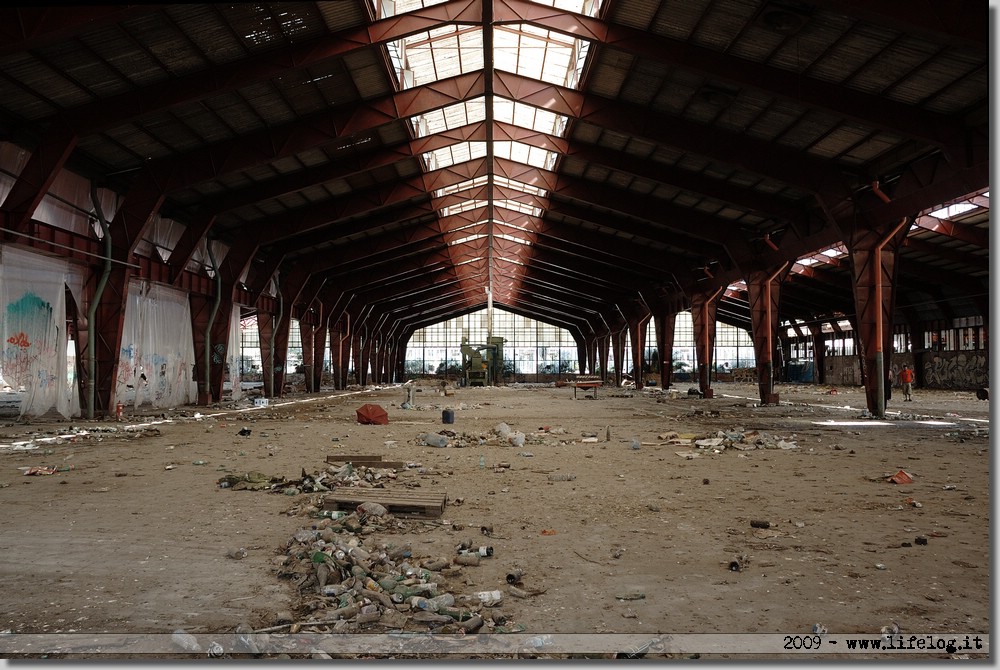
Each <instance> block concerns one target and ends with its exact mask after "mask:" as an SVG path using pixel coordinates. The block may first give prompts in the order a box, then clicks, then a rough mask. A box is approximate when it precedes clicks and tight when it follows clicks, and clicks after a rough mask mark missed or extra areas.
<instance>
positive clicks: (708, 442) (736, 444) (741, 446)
mask: <svg viewBox="0 0 1000 670" xmlns="http://www.w3.org/2000/svg"><path fill="white" fill-rule="evenodd" d="M794 439H795V435H792V436H791V437H790V438H788V439H786V438H783V437H775V436H772V435H769V434H768V433H763V432H760V431H756V430H750V431H744V429H743V428H733V429H732V430H728V431H725V430H720V431H717V432H716V433H715V434H714V435H712V434H709V435H706V436H704V437H701V438H698V439H695V440H694V442H693V445H694V446H695V447H696V448H698V449H703V450H706V451H711V452H712V453H716V454H719V453H722V452H723V451H725V450H726V449H737V450H739V451H752V450H754V449H798V448H799V445H797V444H796V443H795V442H794Z"/></svg>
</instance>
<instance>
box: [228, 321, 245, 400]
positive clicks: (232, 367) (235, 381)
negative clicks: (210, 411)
mask: <svg viewBox="0 0 1000 670" xmlns="http://www.w3.org/2000/svg"><path fill="white" fill-rule="evenodd" d="M240 340H241V337H240V306H239V305H233V315H232V317H230V319H229V347H228V348H227V349H226V366H227V367H228V368H229V381H230V382H231V383H232V385H233V400H239V399H241V398H242V397H243V387H242V381H243V378H242V375H241V374H240V348H241V347H240V344H241V342H240Z"/></svg>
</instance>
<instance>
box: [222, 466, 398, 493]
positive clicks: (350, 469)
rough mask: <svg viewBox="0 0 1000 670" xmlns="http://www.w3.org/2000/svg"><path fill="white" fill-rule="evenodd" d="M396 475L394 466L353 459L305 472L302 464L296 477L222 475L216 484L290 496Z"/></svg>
mask: <svg viewBox="0 0 1000 670" xmlns="http://www.w3.org/2000/svg"><path fill="white" fill-rule="evenodd" d="M397 476H398V475H397V474H396V470H395V469H394V468H378V467H369V466H366V465H357V466H355V465H354V464H353V463H345V464H343V465H340V466H337V465H331V466H329V467H327V468H326V469H325V470H321V471H319V472H314V473H313V474H309V473H307V472H306V471H305V468H303V469H302V476H301V477H300V478H299V479H286V478H285V477H281V476H269V475H265V474H263V473H261V472H247V473H244V474H240V475H236V474H228V475H224V476H223V477H221V478H220V479H219V480H218V482H217V483H218V485H219V488H224V489H226V488H228V489H232V490H234V491H240V490H249V491H271V492H273V493H284V494H285V495H290V496H291V495H298V494H300V493H322V492H325V491H332V490H333V489H334V488H338V487H357V488H384V487H385V485H386V482H391V481H394V480H395V479H396V478H397Z"/></svg>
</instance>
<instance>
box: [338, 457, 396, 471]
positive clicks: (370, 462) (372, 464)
mask: <svg viewBox="0 0 1000 670" xmlns="http://www.w3.org/2000/svg"><path fill="white" fill-rule="evenodd" d="M326 462H327V463H353V464H354V465H363V466H365V467H366V468H393V469H394V470H400V469H402V468H405V467H406V462H405V461H383V460H382V457H381V456H343V457H341V456H327V457H326Z"/></svg>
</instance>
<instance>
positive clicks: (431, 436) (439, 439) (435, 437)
mask: <svg viewBox="0 0 1000 670" xmlns="http://www.w3.org/2000/svg"><path fill="white" fill-rule="evenodd" d="M421 439H423V441H424V442H426V443H427V446H429V447H447V446H448V436H447V435H439V434H437V433H424V434H423V435H421Z"/></svg>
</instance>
